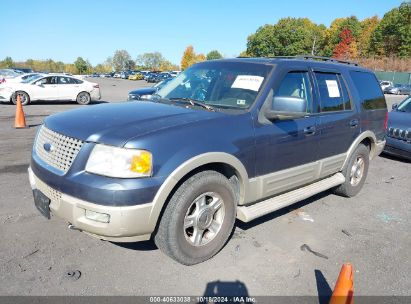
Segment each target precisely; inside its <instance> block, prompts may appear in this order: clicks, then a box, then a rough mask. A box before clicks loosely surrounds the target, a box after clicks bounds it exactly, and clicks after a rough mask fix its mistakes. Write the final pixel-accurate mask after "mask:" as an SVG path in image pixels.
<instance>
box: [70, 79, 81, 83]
mask: <svg viewBox="0 0 411 304" xmlns="http://www.w3.org/2000/svg"><path fill="white" fill-rule="evenodd" d="M70 79H71V81H72V83H74V84H80V83H83V81H82V80H80V79H76V78H70Z"/></svg>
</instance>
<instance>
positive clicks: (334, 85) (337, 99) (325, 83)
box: [315, 72, 351, 112]
mask: <svg viewBox="0 0 411 304" xmlns="http://www.w3.org/2000/svg"><path fill="white" fill-rule="evenodd" d="M315 78H316V79H317V84H318V90H319V92H320V99H321V112H334V111H344V110H349V109H351V103H350V99H349V95H348V92H347V88H346V87H345V84H344V82H343V81H342V78H341V76H340V75H338V74H335V73H322V72H316V73H315ZM344 91H345V92H344Z"/></svg>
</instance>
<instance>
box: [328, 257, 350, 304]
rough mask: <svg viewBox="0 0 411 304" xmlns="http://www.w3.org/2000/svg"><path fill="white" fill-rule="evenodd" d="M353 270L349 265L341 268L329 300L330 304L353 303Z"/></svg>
mask: <svg viewBox="0 0 411 304" xmlns="http://www.w3.org/2000/svg"><path fill="white" fill-rule="evenodd" d="M353 276H354V274H353V268H352V265H351V264H344V265H343V266H342V267H341V271H340V275H339V276H338V279H337V283H335V288H334V291H333V294H332V296H331V299H330V304H353V303H354V281H353Z"/></svg>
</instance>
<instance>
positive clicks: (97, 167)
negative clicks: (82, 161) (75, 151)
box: [86, 145, 153, 178]
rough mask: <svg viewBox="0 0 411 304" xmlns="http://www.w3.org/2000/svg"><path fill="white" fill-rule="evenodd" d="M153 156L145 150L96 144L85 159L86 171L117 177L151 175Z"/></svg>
mask: <svg viewBox="0 0 411 304" xmlns="http://www.w3.org/2000/svg"><path fill="white" fill-rule="evenodd" d="M152 161H153V157H152V155H151V153H150V152H148V151H145V150H136V149H125V148H117V147H111V146H106V145H96V146H95V147H94V149H93V151H92V152H91V154H90V157H89V159H88V161H87V165H86V171H87V172H90V173H95V174H99V175H105V176H110V177H119V178H135V177H148V176H151V173H152V170H153V164H152Z"/></svg>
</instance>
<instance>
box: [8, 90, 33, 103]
mask: <svg viewBox="0 0 411 304" xmlns="http://www.w3.org/2000/svg"><path fill="white" fill-rule="evenodd" d="M17 96H19V97H20V101H21V105H23V106H25V105H27V104H29V103H30V96H29V94H27V93H26V92H23V91H17V92H16V93H14V94H13V95H12V96H11V102H12V103H13V104H17Z"/></svg>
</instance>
